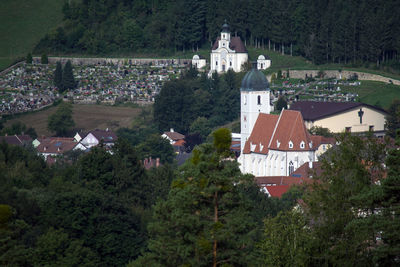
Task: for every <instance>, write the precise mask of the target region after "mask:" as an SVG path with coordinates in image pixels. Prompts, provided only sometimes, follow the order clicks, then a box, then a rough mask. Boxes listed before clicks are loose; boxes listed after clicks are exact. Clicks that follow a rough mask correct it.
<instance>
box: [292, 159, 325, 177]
mask: <svg viewBox="0 0 400 267" xmlns="http://www.w3.org/2000/svg"><path fill="white" fill-rule="evenodd" d="M321 165H322V163H321V162H320V161H314V162H313V163H312V169H311V168H310V163H309V162H306V163H304V164H303V165H301V166H300V167H299V168H297V169H296V170H295V171H294V172H293V173H292V174H291V175H292V176H295V177H297V176H298V177H302V178H311V177H313V176H320V175H321V173H322V169H321ZM297 179H298V178H297Z"/></svg>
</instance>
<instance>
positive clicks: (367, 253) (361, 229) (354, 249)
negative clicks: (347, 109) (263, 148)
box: [303, 134, 385, 266]
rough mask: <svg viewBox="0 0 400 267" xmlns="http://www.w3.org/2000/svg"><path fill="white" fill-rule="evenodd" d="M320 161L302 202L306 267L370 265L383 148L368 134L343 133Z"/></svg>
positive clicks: (375, 228)
mask: <svg viewBox="0 0 400 267" xmlns="http://www.w3.org/2000/svg"><path fill="white" fill-rule="evenodd" d="M338 141H339V142H340V145H339V146H337V147H336V149H334V150H331V151H330V153H329V154H327V155H326V156H325V157H324V158H323V160H322V170H323V171H322V174H321V175H320V176H318V177H314V179H315V180H316V182H315V183H313V184H312V188H311V190H308V191H307V193H306V195H305V197H304V198H303V199H304V202H305V205H304V211H305V217H306V218H307V224H308V225H309V227H310V228H311V230H312V242H311V243H310V251H311V260H312V262H311V263H310V265H325V264H327V265H347V264H349V265H364V266H366V265H370V264H371V262H373V253H371V248H374V247H376V246H377V239H376V238H377V237H378V235H379V229H377V227H376V226H374V219H373V217H374V216H373V214H376V213H377V212H378V210H379V209H380V204H379V203H378V202H377V201H376V198H375V197H374V196H376V195H377V193H375V190H377V189H378V188H379V185H378V184H377V183H376V182H377V181H378V180H382V178H383V175H384V174H383V167H382V166H383V161H384V155H385V151H384V148H385V145H384V144H382V142H378V141H377V140H376V139H375V138H373V137H372V136H369V137H367V138H360V137H357V136H351V135H349V134H345V135H342V136H340V137H339V139H338Z"/></svg>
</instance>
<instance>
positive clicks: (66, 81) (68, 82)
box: [62, 60, 76, 90]
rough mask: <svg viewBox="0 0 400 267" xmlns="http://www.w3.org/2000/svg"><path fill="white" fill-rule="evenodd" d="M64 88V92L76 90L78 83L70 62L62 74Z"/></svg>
mask: <svg viewBox="0 0 400 267" xmlns="http://www.w3.org/2000/svg"><path fill="white" fill-rule="evenodd" d="M62 88H63V90H68V89H74V88H76V82H75V78H74V73H73V70H72V64H71V61H70V60H68V61H67V63H66V64H65V66H64V69H63V72H62Z"/></svg>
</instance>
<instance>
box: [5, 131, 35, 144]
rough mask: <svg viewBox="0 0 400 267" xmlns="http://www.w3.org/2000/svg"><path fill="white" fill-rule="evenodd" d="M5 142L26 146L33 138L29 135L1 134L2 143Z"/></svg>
mask: <svg viewBox="0 0 400 267" xmlns="http://www.w3.org/2000/svg"><path fill="white" fill-rule="evenodd" d="M2 142H5V143H7V144H9V145H17V146H25V145H29V144H31V143H32V138H31V137H30V136H29V135H26V134H22V135H16V134H15V135H6V136H0V143H2Z"/></svg>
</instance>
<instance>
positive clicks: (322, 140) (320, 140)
mask: <svg viewBox="0 0 400 267" xmlns="http://www.w3.org/2000/svg"><path fill="white" fill-rule="evenodd" d="M310 138H311V141H312V143H313V147H314V148H315V149H317V148H318V147H319V146H320V145H322V144H325V145H326V144H330V145H334V144H335V143H336V139H335V138H334V137H324V136H320V135H310Z"/></svg>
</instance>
